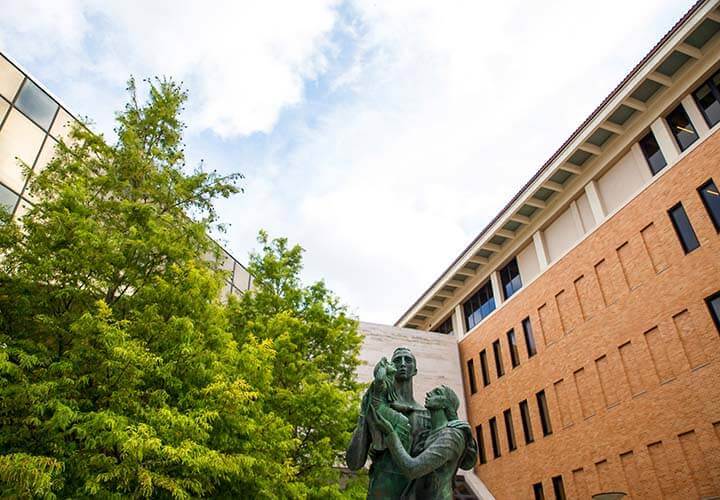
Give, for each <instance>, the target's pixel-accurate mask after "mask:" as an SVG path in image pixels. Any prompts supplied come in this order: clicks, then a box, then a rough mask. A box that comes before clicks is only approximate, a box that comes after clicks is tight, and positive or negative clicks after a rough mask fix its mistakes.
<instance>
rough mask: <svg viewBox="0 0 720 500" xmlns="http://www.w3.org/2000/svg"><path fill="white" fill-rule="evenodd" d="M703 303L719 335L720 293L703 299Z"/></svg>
mask: <svg viewBox="0 0 720 500" xmlns="http://www.w3.org/2000/svg"><path fill="white" fill-rule="evenodd" d="M705 303H706V304H707V306H708V309H709V310H710V316H711V317H712V319H713V322H714V323H715V328H717V331H718V333H720V292H716V293H715V294H713V295H711V296H710V297H708V298H707V299H705Z"/></svg>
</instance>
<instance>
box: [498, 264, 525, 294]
mask: <svg viewBox="0 0 720 500" xmlns="http://www.w3.org/2000/svg"><path fill="white" fill-rule="evenodd" d="M500 281H501V282H502V289H503V295H504V296H505V298H506V299H509V298H510V297H512V295H513V294H514V293H515V292H517V291H518V290H520V289H521V288H522V279H520V269H518V265H517V259H515V258H513V260H511V261H510V262H508V264H507V265H506V266H505V267H503V268H502V269H500Z"/></svg>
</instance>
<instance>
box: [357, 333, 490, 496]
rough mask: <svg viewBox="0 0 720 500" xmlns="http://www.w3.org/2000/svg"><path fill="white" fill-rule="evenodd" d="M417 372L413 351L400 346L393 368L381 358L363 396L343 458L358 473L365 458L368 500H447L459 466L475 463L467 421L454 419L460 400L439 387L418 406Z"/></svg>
mask: <svg viewBox="0 0 720 500" xmlns="http://www.w3.org/2000/svg"><path fill="white" fill-rule="evenodd" d="M416 373H417V367H416V362H415V357H414V356H413V354H412V352H411V351H410V349H408V348H406V347H400V348H398V349H396V350H395V352H394V353H393V356H392V364H390V363H388V362H387V360H386V359H385V358H382V359H381V360H380V362H379V363H378V364H377V366H376V367H375V370H374V380H373V382H372V383H371V385H370V387H369V388H368V390H367V392H366V393H365V395H364V396H363V401H362V404H361V407H360V416H359V417H358V425H357V427H356V429H355V431H354V432H353V436H352V439H351V441H350V445H349V446H348V450H347V455H346V459H347V464H348V467H349V468H350V469H351V470H357V469H360V468H361V467H363V466H364V465H365V461H366V460H367V456H368V455H370V458H371V460H372V465H371V466H370V485H369V487H368V494H367V498H368V499H387V500H395V499H418V500H420V499H435V498H452V490H453V479H454V477H455V474H456V472H457V469H458V467H461V468H463V469H467V470H469V469H471V468H472V467H473V466H474V465H475V461H476V459H477V445H476V444H475V440H474V439H473V437H472V432H471V430H470V426H469V425H468V423H467V422H464V421H461V420H458V418H457V409H458V407H459V404H460V400H459V398H458V397H457V395H456V394H455V392H454V391H453V390H452V389H450V388H449V387H446V386H440V387H437V388H435V389H433V390H432V391H430V392H429V393H428V394H427V396H426V398H425V404H426V407H422V406H420V405H419V404H418V403H417V402H416V401H415V399H414V397H413V386H412V378H413V377H414V376H415V374H416ZM393 378H394V380H393ZM408 424H409V425H408Z"/></svg>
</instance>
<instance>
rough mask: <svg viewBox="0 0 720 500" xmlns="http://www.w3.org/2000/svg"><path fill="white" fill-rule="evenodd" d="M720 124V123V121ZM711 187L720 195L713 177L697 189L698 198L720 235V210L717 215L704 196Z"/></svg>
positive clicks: (719, 196)
mask: <svg viewBox="0 0 720 500" xmlns="http://www.w3.org/2000/svg"><path fill="white" fill-rule="evenodd" d="M718 123H720V121H719V122H718ZM711 185H712V186H713V187H714V188H715V190H716V192H718V193H720V190H718V187H717V184H715V180H714V179H713V178H712V177H710V178H709V179H708V180H707V181H705V182H704V183H703V184H702V186H700V187H699V188H697V192H698V196H700V200H702V204H703V206H704V207H705V211H706V212H707V213H708V216H709V217H710V221H711V222H712V224H713V226H714V227H715V232H717V233H720V210H719V211H718V212H717V213H715V212H714V211H713V209H712V207H711V206H710V204H709V203H708V201H707V198H706V197H705V196H704V195H703V193H704V192H705V189H707V188H709V187H710V186H711ZM718 198H719V199H720V195H718Z"/></svg>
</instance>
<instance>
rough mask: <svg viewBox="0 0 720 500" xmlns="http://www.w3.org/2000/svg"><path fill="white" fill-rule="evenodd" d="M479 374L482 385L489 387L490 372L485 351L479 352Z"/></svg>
mask: <svg viewBox="0 0 720 500" xmlns="http://www.w3.org/2000/svg"><path fill="white" fill-rule="evenodd" d="M480 373H482V379H483V385H484V386H485V387H487V386H488V385H490V370H489V369H488V361H487V351H486V350H485V349H483V350H482V351H480Z"/></svg>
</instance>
